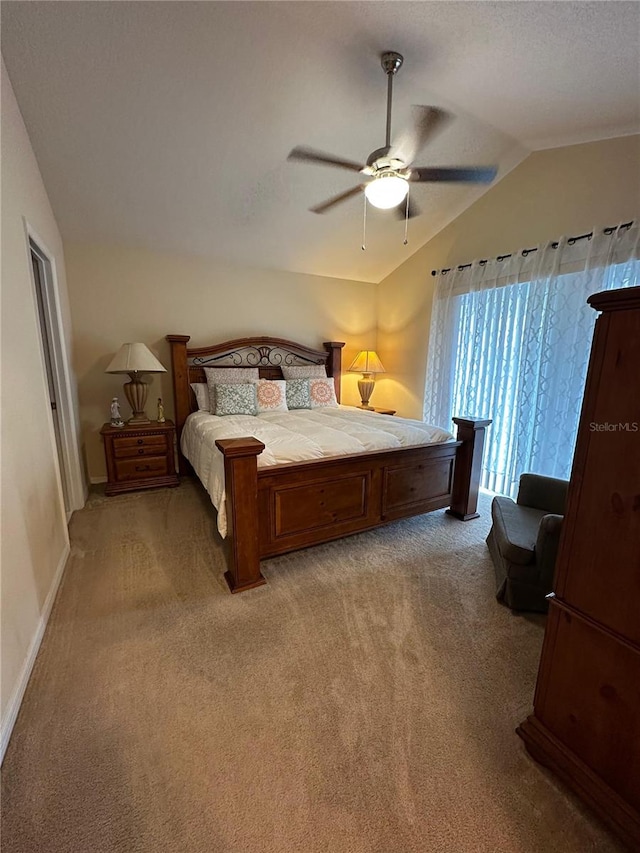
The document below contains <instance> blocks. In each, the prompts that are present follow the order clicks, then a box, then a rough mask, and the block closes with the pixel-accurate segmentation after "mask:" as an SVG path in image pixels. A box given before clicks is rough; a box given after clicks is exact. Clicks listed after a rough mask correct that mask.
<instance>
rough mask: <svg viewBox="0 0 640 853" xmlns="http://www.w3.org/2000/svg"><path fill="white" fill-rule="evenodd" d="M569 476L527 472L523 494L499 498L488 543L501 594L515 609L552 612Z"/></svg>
mask: <svg viewBox="0 0 640 853" xmlns="http://www.w3.org/2000/svg"><path fill="white" fill-rule="evenodd" d="M568 485H569V483H568V481H567V480H557V479H555V478H554V477H542V476H540V475H539V474H522V476H521V477H520V484H519V489H518V498H517V500H516V501H515V503H514V501H512V500H511V498H507V497H495V498H494V499H493V502H492V504H491V518H492V520H493V525H492V527H491V530H490V531H489V535H488V536H487V545H488V546H489V552H490V553H491V557H492V558H493V563H494V565H495V570H496V581H497V584H498V589H497V592H496V597H497V599H498V601H502V602H504V603H505V604H506V605H507V606H508V607H511V608H512V609H513V610H534V611H537V612H540V613H546V611H547V607H548V603H547V600H546V599H545V596H546V595H547V594H548V593H549V592H551V590H552V588H553V573H554V569H555V565H556V555H557V553H558V544H559V542H560V531H561V529H562V519H563V516H564V511H565V503H566V499H567V488H568Z"/></svg>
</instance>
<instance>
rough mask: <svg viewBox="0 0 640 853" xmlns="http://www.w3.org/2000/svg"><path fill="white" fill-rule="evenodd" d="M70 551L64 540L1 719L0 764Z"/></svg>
mask: <svg viewBox="0 0 640 853" xmlns="http://www.w3.org/2000/svg"><path fill="white" fill-rule="evenodd" d="M70 553H71V546H70V545H69V543H68V542H66V543H65V546H64V550H63V552H62V554H61V555H60V560H59V561H58V566H57V568H56V571H55V574H54V576H53V581H52V583H51V588H50V590H49V594H48V595H47V598H46V601H45V603H44V607H43V609H42V614H41V615H40V621H39V622H38V627H37V629H36V633H35V634H34V636H33V639H32V640H31V645H30V646H29V651H28V653H27V657H26V659H25V662H24V664H23V666H22V672H21V673H20V677H19V678H18V682H17V684H16V686H15V688H14V690H13V693H12V695H11V699H10V700H9V704H8V705H7V712H6V714H5V718H4V720H3V721H2V726H1V727H0V764H1V763H2V762H3V761H4V755H5V752H6V751H7V746H8V745H9V741H10V740H11V733H12V731H13V727H14V725H15V722H16V719H17V718H18V712H19V711H20V706H21V705H22V700H23V698H24V694H25V690H26V689H27V685H28V684H29V679H30V678H31V672H32V670H33V665H34V663H35V662H36V657H37V656H38V651H39V650H40V643H41V642H42V638H43V636H44V632H45V629H46V627H47V623H48V622H49V616H50V615H51V610H52V608H53V602H54V601H55V600H56V595H57V593H58V587H59V586H60V581H61V580H62V575H63V574H64V570H65V568H66V565H67V560H68V559H69V554H70Z"/></svg>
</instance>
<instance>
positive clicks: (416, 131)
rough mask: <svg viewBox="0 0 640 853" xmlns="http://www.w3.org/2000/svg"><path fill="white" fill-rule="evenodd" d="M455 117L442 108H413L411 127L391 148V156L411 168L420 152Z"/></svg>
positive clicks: (406, 129)
mask: <svg viewBox="0 0 640 853" xmlns="http://www.w3.org/2000/svg"><path fill="white" fill-rule="evenodd" d="M452 118H453V116H452V115H451V114H450V113H448V112H446V111H445V110H441V109H440V107H421V106H416V105H415V104H414V106H412V107H411V126H410V127H407V128H405V130H404V131H403V132H402V134H401V135H400V137H399V138H398V140H397V141H396V142H394V143H393V145H392V146H391V151H390V152H389V156H390V157H393V158H395V159H397V160H401V161H402V162H403V163H404V164H405V165H407V166H410V165H411V163H413V161H414V160H415V159H416V157H417V156H418V154H419V153H420V151H422V149H423V148H424V146H425V145H426V144H427V142H429V140H431V139H432V138H433V137H434V136H435V135H436V134H437V133H439V132H440V131H441V130H443V128H445V127H446V126H447V125H448V124H449V122H450V121H451V119H452Z"/></svg>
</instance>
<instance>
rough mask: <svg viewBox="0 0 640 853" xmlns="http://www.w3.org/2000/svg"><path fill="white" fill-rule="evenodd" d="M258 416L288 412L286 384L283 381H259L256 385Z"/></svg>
mask: <svg viewBox="0 0 640 853" xmlns="http://www.w3.org/2000/svg"><path fill="white" fill-rule="evenodd" d="M256 397H257V403H258V414H260V413H261V412H288V411H289V409H288V407H287V383H286V382H285V380H284V379H259V380H258V382H257V383H256Z"/></svg>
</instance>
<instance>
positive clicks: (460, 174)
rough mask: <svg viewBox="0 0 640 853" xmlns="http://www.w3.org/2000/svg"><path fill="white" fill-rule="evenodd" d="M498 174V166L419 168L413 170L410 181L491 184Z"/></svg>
mask: <svg viewBox="0 0 640 853" xmlns="http://www.w3.org/2000/svg"><path fill="white" fill-rule="evenodd" d="M497 173H498V167H497V166H469V168H465V167H460V168H453V169H441V168H439V167H437V166H436V167H435V168H432V167H426V168H425V167H422V166H417V167H415V168H412V169H411V177H410V178H409V180H410V181H419V182H421V183H426V182H427V181H443V182H446V183H457V184H459V183H461V184H490V183H491V181H492V180H493V179H494V178H495V176H496V174H497Z"/></svg>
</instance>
